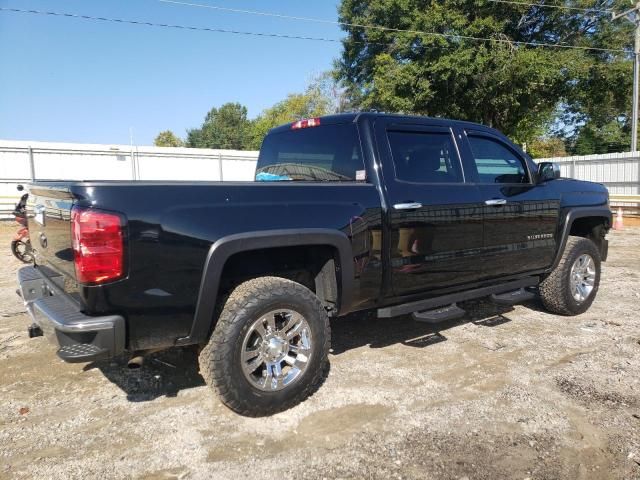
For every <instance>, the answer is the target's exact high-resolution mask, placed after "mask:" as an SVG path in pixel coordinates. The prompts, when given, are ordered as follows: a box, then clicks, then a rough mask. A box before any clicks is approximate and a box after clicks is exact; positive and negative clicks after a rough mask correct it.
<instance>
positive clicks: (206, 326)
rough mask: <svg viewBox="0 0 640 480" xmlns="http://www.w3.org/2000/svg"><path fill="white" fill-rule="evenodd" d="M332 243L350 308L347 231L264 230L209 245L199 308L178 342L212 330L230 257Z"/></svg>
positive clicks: (194, 340) (344, 306) (343, 305)
mask: <svg viewBox="0 0 640 480" xmlns="http://www.w3.org/2000/svg"><path fill="white" fill-rule="evenodd" d="M303 245H308V246H319V245H329V246H332V247H335V248H336V249H337V251H338V255H339V265H337V266H336V267H337V268H336V270H337V274H338V279H337V280H338V287H339V291H340V296H339V298H338V306H339V311H346V310H348V308H349V306H350V305H351V301H352V297H353V282H354V267H353V255H352V248H351V241H350V240H349V238H348V237H347V235H345V234H344V233H343V232H341V231H339V230H331V229H325V228H305V229H282V230H263V231H257V232H244V233H238V234H234V235H229V236H226V237H222V238H220V239H219V240H217V241H216V242H215V243H214V244H213V245H211V247H210V248H209V253H208V254H207V258H206V260H205V263H204V270H203V272H202V280H201V281H200V290H199V292H198V300H197V303H196V311H195V315H194V318H193V323H192V325H191V332H190V333H189V336H187V337H183V338H179V339H178V340H177V342H176V345H191V344H198V343H203V342H205V341H206V340H207V336H208V335H209V332H210V331H211V324H212V323H213V322H214V318H213V315H214V312H215V308H216V302H217V297H218V289H219V286H220V280H221V277H222V272H223V270H224V266H225V264H226V262H227V260H228V259H229V258H230V257H231V256H232V255H235V254H237V253H241V252H249V251H251V250H260V249H264V248H276V247H294V246H303Z"/></svg>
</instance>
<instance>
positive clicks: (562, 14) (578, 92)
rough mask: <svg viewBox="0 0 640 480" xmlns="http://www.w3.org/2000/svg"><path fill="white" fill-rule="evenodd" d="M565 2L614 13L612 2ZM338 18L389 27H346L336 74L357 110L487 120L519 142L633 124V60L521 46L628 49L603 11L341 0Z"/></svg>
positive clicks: (621, 27)
mask: <svg viewBox="0 0 640 480" xmlns="http://www.w3.org/2000/svg"><path fill="white" fill-rule="evenodd" d="M616 1H620V3H621V4H622V3H623V2H622V1H621V0H616ZM532 3H533V2H532ZM594 3H595V5H594ZM566 4H567V5H571V6H578V7H594V6H595V8H600V9H602V8H611V7H612V3H611V0H596V1H595V2H594V1H593V0H575V1H571V2H567V3H566ZM625 5H626V4H625ZM339 16H340V21H341V22H345V23H349V24H353V25H382V26H384V27H387V28H388V29H370V28H363V27H360V26H344V27H343V28H344V29H345V30H346V33H347V37H346V39H345V40H344V42H343V43H344V51H343V54H342V57H341V59H340V60H339V61H338V62H337V64H336V74H337V77H338V78H339V79H340V80H341V81H342V82H343V85H344V86H345V87H346V90H347V94H348V96H349V98H350V99H351V101H352V103H353V104H354V105H355V106H357V107H358V108H361V109H376V110H383V111H390V112H405V113H415V114H421V115H431V116H442V117H451V118H458V119H463V120H470V121H475V122H481V123H484V124H486V125H489V126H492V127H495V128H498V129H500V130H502V131H503V132H505V133H506V134H508V135H510V136H512V137H513V138H514V139H515V140H516V141H519V142H530V141H531V140H533V139H535V138H537V137H540V136H541V135H542V134H543V133H545V132H547V131H550V130H552V126H553V125H556V126H558V125H561V126H562V127H563V128H565V131H564V132H563V133H565V134H566V132H570V134H569V135H574V136H577V135H579V134H580V131H581V127H582V126H584V125H588V124H590V123H591V124H593V125H594V128H595V129H596V130H598V129H600V128H602V127H603V126H605V125H609V123H610V121H611V120H612V119H613V117H616V118H620V119H621V120H622V124H623V125H626V123H627V121H626V118H628V113H627V110H626V103H630V102H629V99H630V96H629V95H630V89H629V80H630V77H629V75H628V73H627V72H628V68H629V63H630V62H629V58H628V55H626V54H623V53H615V52H601V51H590V50H575V49H563V48H543V47H533V46H527V45H523V44H522V43H516V42H529V43H554V44H566V45H574V46H582V47H598V48H622V47H628V46H629V41H630V39H631V38H632V37H631V35H630V34H629V26H628V25H626V24H625V22H622V21H619V22H611V21H610V17H609V16H608V15H606V14H604V13H593V14H588V15H584V12H580V11H575V10H567V9H552V8H542V7H536V6H529V5H515V4H506V3H496V2H490V1H487V0H440V1H437V2H436V1H429V0H343V1H342V3H341V5H340V9H339ZM389 29H403V30H411V31H412V32H398V31H394V30H389ZM419 32H432V33H435V35H426V34H423V33H419ZM471 37H476V38H488V39H490V40H489V41H476V40H473V39H472V38H471ZM600 105H605V107H604V108H600V107H599V106H600ZM559 106H562V107H563V108H562V109H561V111H562V112H563V115H562V118H561V119H559V118H558V116H557V112H558V111H559V110H558V107H559Z"/></svg>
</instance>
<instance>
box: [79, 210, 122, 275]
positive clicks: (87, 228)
mask: <svg viewBox="0 0 640 480" xmlns="http://www.w3.org/2000/svg"><path fill="white" fill-rule="evenodd" d="M71 236H72V239H73V254H74V259H75V265H76V279H77V280H78V282H80V283H89V284H94V285H95V284H98V283H104V282H107V281H111V280H117V279H118V278H120V277H122V276H123V274H124V221H123V219H122V217H121V216H120V215H117V214H114V213H107V212H101V211H99V210H92V209H83V208H78V207H73V208H72V209H71Z"/></svg>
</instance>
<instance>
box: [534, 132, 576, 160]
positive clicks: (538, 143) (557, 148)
mask: <svg viewBox="0 0 640 480" xmlns="http://www.w3.org/2000/svg"><path fill="white" fill-rule="evenodd" d="M527 153H529V155H531V156H532V157H533V158H550V157H564V156H566V155H567V150H566V148H565V144H564V141H563V140H562V139H561V138H558V137H539V138H536V139H534V140H532V141H531V143H528V144H527Z"/></svg>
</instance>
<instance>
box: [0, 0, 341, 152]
mask: <svg viewBox="0 0 640 480" xmlns="http://www.w3.org/2000/svg"><path fill="white" fill-rule="evenodd" d="M185 1H190V2H191V3H208V4H210V5H216V6H223V7H231V8H237V9H247V10H260V11H269V12H277V13H282V14H287V15H295V16H307V17H317V18H323V19H329V20H336V19H337V5H338V0H319V1H317V2H301V1H299V0H298V1H293V0H278V1H276V0H233V1H232V0H185ZM0 7H9V8H20V9H33V10H46V11H56V12H68V13H79V14H85V15H93V16H105V17H115V18H123V19H131V20H146V21H150V22H158V23H173V24H184V25H190V26H202V27H213V28H225V29H236V30H245V31H255V32H268V33H285V34H291V35H303V36H321V37H326V38H341V37H342V32H341V31H340V29H339V27H337V26H335V25H326V24H316V23H310V22H303V21H291V20H284V19H276V18H269V17H261V16H253V15H246V14H238V13H227V12H220V11H214V10H209V9H202V8H189V7H186V6H178V5H170V4H166V3H161V2H159V1H158V0H0ZM340 52H341V44H340V43H329V42H315V41H305V40H287V39H274V38H262V37H253V36H244V35H233V34H226V33H210V32H194V31H186V30H173V29H168V28H158V27H146V26H135V25H121V24H114V23H102V22H96V21H87V20H78V19H72V18H60V17H49V16H39V15H32V14H23V13H8V12H1V11H0V65H1V66H2V67H0V139H11V140H39V141H62V142H84V143H129V129H130V128H132V129H133V135H134V143H136V144H139V145H148V144H151V143H152V142H153V138H154V137H155V135H156V134H157V133H158V132H159V131H161V130H165V129H170V130H173V131H174V132H175V133H176V134H178V135H180V136H183V137H184V135H185V130H186V129H187V128H191V127H197V126H199V125H200V124H201V123H202V120H203V118H204V115H205V113H206V112H207V111H208V110H209V109H210V108H211V107H213V106H219V105H221V104H223V103H225V102H229V101H237V102H240V103H242V104H243V105H246V106H247V108H248V110H249V117H251V118H253V117H255V116H256V115H257V114H258V113H260V111H261V110H263V109H264V108H267V107H269V106H271V105H272V104H274V103H275V102H277V101H279V100H281V99H283V98H284V97H285V96H286V95H287V94H288V93H291V92H299V91H302V90H304V88H305V86H306V84H307V83H308V80H309V78H310V77H311V76H312V75H314V74H317V73H319V72H322V71H324V70H328V69H330V68H331V66H332V61H333V60H334V59H335V58H337V57H339V55H340Z"/></svg>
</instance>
